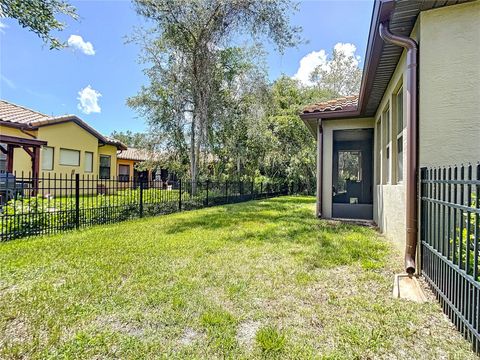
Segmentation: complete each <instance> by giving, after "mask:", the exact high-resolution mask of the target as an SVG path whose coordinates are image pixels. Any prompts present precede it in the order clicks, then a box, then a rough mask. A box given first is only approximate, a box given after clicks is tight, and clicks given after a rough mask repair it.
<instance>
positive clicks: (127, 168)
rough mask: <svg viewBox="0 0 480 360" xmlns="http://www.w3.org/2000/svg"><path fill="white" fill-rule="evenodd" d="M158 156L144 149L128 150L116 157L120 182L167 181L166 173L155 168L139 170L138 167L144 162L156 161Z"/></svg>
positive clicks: (164, 170)
mask: <svg viewBox="0 0 480 360" xmlns="http://www.w3.org/2000/svg"><path fill="white" fill-rule="evenodd" d="M158 158H159V156H158V154H155V153H153V152H151V151H148V150H145V149H136V148H128V149H126V150H122V151H121V152H119V154H118V155H117V164H118V177H119V180H120V181H128V179H130V178H132V177H133V178H134V179H138V178H142V179H145V180H162V181H167V180H168V171H167V170H166V169H161V170H160V171H158V170H157V169H155V168H148V169H142V170H140V169H139V165H140V164H141V163H143V162H145V161H155V160H158Z"/></svg>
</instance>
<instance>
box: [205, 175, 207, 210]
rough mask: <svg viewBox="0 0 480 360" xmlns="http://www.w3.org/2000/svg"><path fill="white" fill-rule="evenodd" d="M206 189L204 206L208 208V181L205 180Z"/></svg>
mask: <svg viewBox="0 0 480 360" xmlns="http://www.w3.org/2000/svg"><path fill="white" fill-rule="evenodd" d="M205 187H206V189H205V192H206V200H205V206H208V180H207V184H206V186H205Z"/></svg>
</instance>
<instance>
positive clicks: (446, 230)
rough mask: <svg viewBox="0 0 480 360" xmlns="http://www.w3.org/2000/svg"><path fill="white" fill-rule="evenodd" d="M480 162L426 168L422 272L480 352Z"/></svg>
mask: <svg viewBox="0 0 480 360" xmlns="http://www.w3.org/2000/svg"><path fill="white" fill-rule="evenodd" d="M479 200H480V164H477V165H475V166H472V165H468V166H460V167H457V166H455V167H448V168H434V169H427V168H423V169H422V170H421V222H422V227H421V240H422V249H421V253H422V274H423V275H424V276H425V279H426V280H427V282H428V283H429V285H430V287H431V288H432V290H433V292H434V293H435V294H436V296H437V299H438V300H439V301H440V303H441V305H442V307H443V311H444V312H445V314H447V315H448V317H449V318H450V319H451V321H452V322H453V323H454V324H455V326H456V327H457V329H458V330H459V331H461V332H462V333H463V334H464V336H465V338H467V339H469V341H471V342H472V345H473V349H474V350H475V351H476V352H477V353H478V352H480V335H479V328H480V282H479V271H480V268H479V266H480V265H479V243H478V241H479V236H480V227H479V226H480V225H479V215H480V201H479Z"/></svg>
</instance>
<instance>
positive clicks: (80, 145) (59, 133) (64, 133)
mask: <svg viewBox="0 0 480 360" xmlns="http://www.w3.org/2000/svg"><path fill="white" fill-rule="evenodd" d="M38 138H39V139H40V140H45V141H47V142H48V146H51V147H54V154H53V164H54V166H53V170H52V171H45V170H42V169H40V172H41V173H42V172H43V173H45V176H48V174H49V173H51V175H53V173H56V174H57V175H59V174H62V175H68V176H70V175H72V174H93V175H96V174H97V173H98V161H96V159H97V152H98V139H97V138H96V137H95V136H93V135H92V134H90V133H89V132H88V131H86V130H85V129H83V128H81V127H80V126H78V125H77V124H75V123H74V122H66V123H61V124H55V125H49V126H43V127H41V128H39V129H38ZM61 148H64V149H71V150H80V165H79V166H65V165H60V149H61ZM86 151H89V152H93V153H94V155H93V173H85V171H84V169H85V152H86ZM41 157H42V155H40V161H41ZM40 164H41V162H40Z"/></svg>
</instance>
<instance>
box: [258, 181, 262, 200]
mask: <svg viewBox="0 0 480 360" xmlns="http://www.w3.org/2000/svg"><path fill="white" fill-rule="evenodd" d="M262 193H263V181H261V182H260V196H259V197H260V199H261V198H262Z"/></svg>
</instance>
